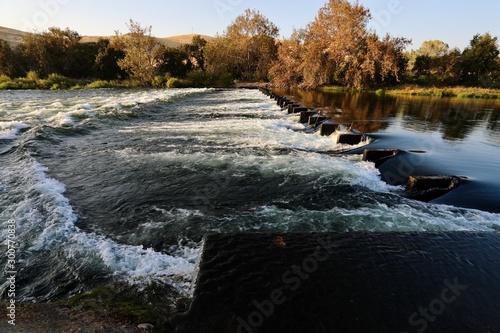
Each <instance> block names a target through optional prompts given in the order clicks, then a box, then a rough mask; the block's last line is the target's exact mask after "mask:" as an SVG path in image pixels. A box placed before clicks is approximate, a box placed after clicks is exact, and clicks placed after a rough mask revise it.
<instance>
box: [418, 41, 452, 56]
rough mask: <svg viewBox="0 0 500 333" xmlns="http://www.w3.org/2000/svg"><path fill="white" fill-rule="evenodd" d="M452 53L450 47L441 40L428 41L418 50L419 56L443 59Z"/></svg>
mask: <svg viewBox="0 0 500 333" xmlns="http://www.w3.org/2000/svg"><path fill="white" fill-rule="evenodd" d="M449 52H450V47H449V46H448V44H446V43H445V42H443V41H440V40H426V41H424V42H423V43H422V45H421V46H420V48H419V49H418V50H417V55H419V56H427V57H442V56H445V55H447V54H448V53H449Z"/></svg>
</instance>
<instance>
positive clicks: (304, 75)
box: [271, 0, 410, 89]
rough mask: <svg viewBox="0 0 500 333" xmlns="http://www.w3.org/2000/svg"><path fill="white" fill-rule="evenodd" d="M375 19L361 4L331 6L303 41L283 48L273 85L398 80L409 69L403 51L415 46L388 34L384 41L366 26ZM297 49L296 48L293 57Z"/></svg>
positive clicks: (338, 0)
mask: <svg viewBox="0 0 500 333" xmlns="http://www.w3.org/2000/svg"><path fill="white" fill-rule="evenodd" d="M370 19H371V15H370V11H369V10H368V9H367V8H365V7H364V6H362V5H361V4H359V3H358V2H357V1H356V2H355V3H354V4H351V3H350V2H349V1H347V0H330V1H328V3H326V4H325V6H323V7H322V8H321V9H320V10H319V12H318V15H317V16H316V19H315V20H314V21H313V22H312V23H310V24H309V25H308V26H307V28H306V29H305V32H304V36H303V38H302V39H300V38H299V39H297V38H296V37H292V38H291V39H290V40H286V41H284V42H282V43H281V45H280V49H279V51H278V54H279V56H278V60H277V61H276V62H275V65H274V66H273V68H272V69H271V75H272V79H273V82H274V83H275V84H279V85H284V84H285V85H297V84H298V85H299V86H300V87H302V88H309V89H312V88H316V87H318V86H321V85H328V84H339V85H343V86H346V87H357V88H359V87H364V86H367V85H370V86H371V85H375V84H380V83H392V82H393V81H399V79H400V76H401V74H402V73H403V72H404V71H405V68H406V62H405V57H404V54H403V51H404V49H405V47H406V45H407V44H409V43H410V41H409V40H407V39H405V38H400V37H397V38H394V37H391V36H389V35H387V36H386V37H385V38H383V39H379V37H378V36H377V35H376V34H375V33H374V32H372V31H370V30H369V29H368V27H367V26H368V23H369V21H370ZM293 46H296V47H297V49H296V50H295V51H292V54H291V55H290V53H289V52H290V49H291V47H293Z"/></svg>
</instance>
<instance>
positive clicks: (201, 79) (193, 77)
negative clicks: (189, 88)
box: [187, 69, 214, 87]
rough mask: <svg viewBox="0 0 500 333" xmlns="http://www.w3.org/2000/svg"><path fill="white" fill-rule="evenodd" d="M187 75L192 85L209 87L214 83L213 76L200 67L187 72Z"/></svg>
mask: <svg viewBox="0 0 500 333" xmlns="http://www.w3.org/2000/svg"><path fill="white" fill-rule="evenodd" d="M187 77H188V80H189V81H190V82H191V84H192V85H193V86H194V87H210V86H213V84H214V76H213V75H212V74H211V73H208V72H205V71H203V70H201V69H195V70H193V71H191V72H189V73H188V75H187Z"/></svg>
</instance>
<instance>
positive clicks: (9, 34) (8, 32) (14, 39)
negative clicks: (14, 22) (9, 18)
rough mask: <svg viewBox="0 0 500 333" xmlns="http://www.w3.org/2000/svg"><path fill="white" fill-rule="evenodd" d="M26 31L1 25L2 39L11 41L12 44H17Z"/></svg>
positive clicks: (0, 37) (0, 35) (0, 33)
mask: <svg viewBox="0 0 500 333" xmlns="http://www.w3.org/2000/svg"><path fill="white" fill-rule="evenodd" d="M24 34H25V32H23V31H20V30H15V29H10V28H5V27H0V39H3V40H5V41H7V42H9V43H10V44H11V45H17V44H19V42H20V41H21V38H23V36H24Z"/></svg>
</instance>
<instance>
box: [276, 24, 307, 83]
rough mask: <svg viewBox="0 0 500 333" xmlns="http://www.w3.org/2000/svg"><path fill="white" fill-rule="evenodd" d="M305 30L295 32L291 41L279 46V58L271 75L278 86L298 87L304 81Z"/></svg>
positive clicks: (287, 40)
mask: <svg viewBox="0 0 500 333" xmlns="http://www.w3.org/2000/svg"><path fill="white" fill-rule="evenodd" d="M304 37H305V31H304V30H294V32H293V34H292V36H291V37H290V38H289V39H285V40H283V41H282V42H281V43H280V44H279V48H278V58H277V59H276V60H275V62H274V63H273V66H272V67H271V69H270V71H269V74H270V76H271V78H272V81H273V83H274V84H276V85H278V86H285V87H290V86H298V85H300V84H301V83H302V81H303V75H302V70H301V66H302V54H303V52H304Z"/></svg>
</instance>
